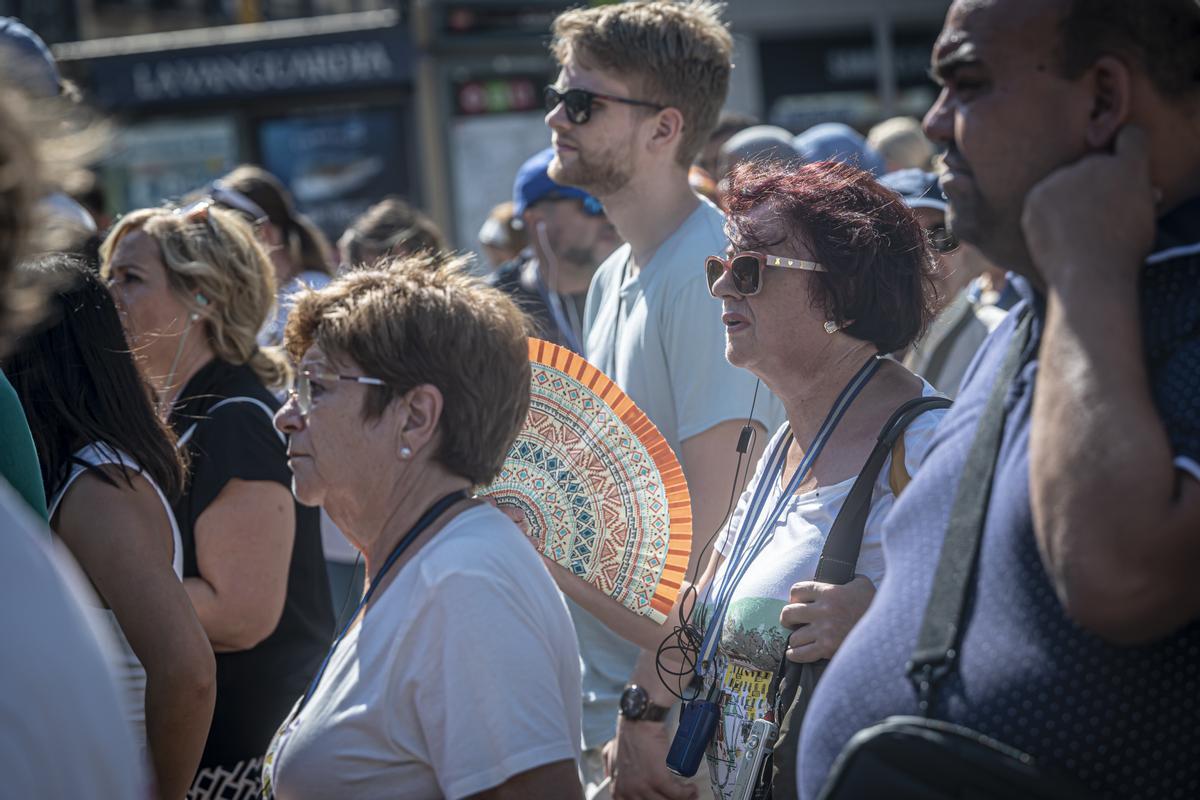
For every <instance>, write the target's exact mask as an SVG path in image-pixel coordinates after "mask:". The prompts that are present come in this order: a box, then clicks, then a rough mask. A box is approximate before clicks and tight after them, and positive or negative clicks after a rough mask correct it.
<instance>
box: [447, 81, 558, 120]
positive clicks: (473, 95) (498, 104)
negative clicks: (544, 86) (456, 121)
mask: <svg viewBox="0 0 1200 800" xmlns="http://www.w3.org/2000/svg"><path fill="white" fill-rule="evenodd" d="M540 88H541V87H540V86H539V84H538V82H537V80H536V79H534V78H494V79H489V80H474V81H464V82H462V83H459V84H456V85H455V87H454V100H455V112H456V113H457V114H461V115H475V114H508V113H511V112H513V111H532V110H534V109H540V108H541V107H542V99H541V92H540Z"/></svg>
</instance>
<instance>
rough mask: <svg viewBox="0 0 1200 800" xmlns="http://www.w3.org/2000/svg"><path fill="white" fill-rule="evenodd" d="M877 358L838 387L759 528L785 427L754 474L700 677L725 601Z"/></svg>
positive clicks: (703, 647) (785, 443) (778, 467)
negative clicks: (764, 463) (755, 479)
mask: <svg viewBox="0 0 1200 800" xmlns="http://www.w3.org/2000/svg"><path fill="white" fill-rule="evenodd" d="M881 363H882V359H881V357H880V356H878V355H873V356H871V357H870V358H869V359H868V360H867V362H866V363H865V364H863V365H862V367H861V368H860V369H859V370H858V372H857V373H855V375H854V377H853V378H851V379H850V382H849V383H847V384H846V386H845V387H843V389H842V391H841V393H840V394H838V397H837V399H836V400H834V402H833V406H832V407H830V409H829V413H828V414H826V415H825V421H824V422H822V423H821V427H820V429H819V430H818V431H817V435H816V436H815V437H813V441H812V443H811V444H810V445H809V446H808V448H807V449H806V450H805V452H804V458H803V459H802V460H801V462H800V465H799V466H798V467H797V468H796V472H795V474H793V475H792V478H791V480H790V481H788V485H787V486H786V487H785V488H784V490H783V492H782V493H781V494H780V496H779V499H778V500H777V501H776V502H775V506H774V508H773V509H772V510H771V512H770V514H769V515H768V516H767V518H766V520H765V521H764V523H763V524H762V525H761V526H759V525H758V520H759V517H760V516H761V515H762V512H763V508H764V507H765V506H766V503H767V499H768V498H769V497H770V495H771V489H772V488H773V487H774V486H775V484H776V482H777V481H778V480H779V475H780V473H781V472H782V471H783V465H784V463H785V462H786V461H787V451H788V448H789V447H790V446H791V443H792V441H793V438H794V437H793V435H792V431H791V429H790V428H789V429H788V432H787V435H785V436H783V437H781V438H780V440H779V442H778V443H777V444H776V445H775V449H774V450H772V452H771V455H770V456H769V458H768V459H767V466H766V469H764V470H763V473H762V474H761V475H760V476H759V480H758V485H757V486H756V487H755V490H754V494H753V495H752V496H751V498H750V504H749V505H748V506H747V507H746V515H745V516H744V517H743V518H742V524H741V526H740V527H739V529H738V532H737V539H736V540H735V541H734V543H733V550H732V552H730V554H729V557H728V559H726V562H725V570H724V577H723V579H722V580H721V582H720V585H719V586H717V587H716V592H715V598H716V599H715V602H714V603H713V615H712V619H711V620H710V621H709V624H708V626H707V627H706V629H705V631H704V638H703V639H702V640H701V644H700V653H699V658H697V659H696V674H698V675H701V676H703V674H704V672H705V670H706V669H707V665H708V664H710V663H711V659H712V656H713V654H714V653H715V651H716V648H717V643H718V642H719V641H720V640H721V629H722V628H723V627H724V624H725V613H726V611H728V609H729V603H730V601H731V600H732V599H733V593H734V590H735V589H736V588H737V585H738V583H739V582H740V581H741V579H742V577H743V576H744V575H745V574H746V571H747V570H748V569H749V568H750V565H751V564H752V563H753V562H754V559H755V558H757V557H758V555H759V554H760V553H761V552H762V551H763V550H764V549H765V548H766V546H767V544H768V543H769V542H770V541H771V539H772V535H773V532H774V530H775V526H776V525H777V524H778V522H779V518H780V516H782V514H783V511H784V509H785V508H786V507H787V505H788V502H789V500H790V499H791V497H792V495H794V494H795V493H796V490H797V489H799V488H800V484H801V483H803V482H804V479H805V478H806V477H807V476H808V473H809V472H810V471H811V470H812V465H813V463H814V462H815V461H816V460H817V457H818V456H819V455H820V454H821V451H822V450H823V449H824V448H825V444H826V443H827V442H828V441H829V438H830V436H832V435H833V432H834V430H835V429H836V428H837V426H838V423H839V422H841V421H842V417H843V416H845V414H846V410H847V409H848V408H850V405H851V404H852V403H853V402H854V399H855V398H856V397H858V395H859V393H860V392H861V391H862V390H863V387H865V386H866V385H867V382H868V381H870V380H871V378H872V377H873V376H874V375H875V373H876V372H877V371H878V370H879V365H880V364H881Z"/></svg>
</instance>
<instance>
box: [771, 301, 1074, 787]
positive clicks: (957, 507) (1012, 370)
mask: <svg viewBox="0 0 1200 800" xmlns="http://www.w3.org/2000/svg"><path fill="white" fill-rule="evenodd" d="M1031 327H1032V316H1031V315H1030V314H1029V313H1028V312H1026V314H1025V316H1024V317H1023V318H1022V319H1021V320H1019V321H1018V324H1017V328H1016V331H1015V332H1014V334H1013V338H1012V344H1011V345H1010V347H1009V350H1008V353H1007V354H1006V355H1005V359H1004V362H1003V365H1002V366H1001V368H1000V371H999V373H998V374H997V375H996V381H995V385H994V387H993V389H992V394H991V396H990V397H989V398H988V403H987V406H986V408H985V409H984V411H983V414H982V416H981V417H980V421H979V426H978V428H977V429H976V432H975V438H974V440H973V441H972V443H971V450H970V452H969V454H968V455H967V460H966V463H965V465H964V467H963V472H962V478H961V479H960V481H959V485H958V491H957V494H956V495H955V499H954V506H953V508H952V510H951V513H950V521H949V524H948V525H947V530H946V538H945V541H944V542H943V544H942V552H941V556H940V557H939V559H938V565H937V570H936V572H935V573H934V578H933V588H932V591H931V592H930V596H929V603H928V605H927V606H926V608H925V616H924V618H923V619H922V622H921V629H920V633H919V634H918V636H917V644H916V647H915V649H914V650H913V654H912V658H911V660H910V661H909V663H908V665H907V674H908V677H909V680H911V681H912V683H913V687H914V689H915V690H916V693H917V700H918V709H919V711H920V713H921V715H922V716H893V717H889V718H888V719H886V720H884V721H883V722H882V723H879V724H878V725H874V726H872V727H870V728H866V729H865V730H862V731H859V732H858V733H857V734H855V736H854V737H853V738H852V739H851V740H850V741H849V742H848V743H847V744H846V747H845V748H844V749H843V750H842V752H841V754H840V755H839V756H838V758H837V760H836V761H835V762H834V764H833V768H832V769H831V770H830V774H829V776H828V778H827V779H826V782H825V786H824V788H823V789H822V790H821V794H820V797H821V799H822V800H851V798H873V797H887V798H891V799H892V800H906V799H907V798H912V800H916V799H917V798H922V800H925V799H929V800H939V799H940V798H946V800H951V799H952V798H953V799H954V800H958V799H959V798H973V799H974V798H978V800H993V798H994V799H995V800H1001V798H1032V800H1042V799H1043V798H1045V800H1049V799H1050V798H1056V799H1060V800H1069V799H1070V798H1083V797H1086V796H1087V795H1086V794H1084V793H1083V792H1082V791H1081V790H1080V789H1079V788H1078V787H1076V786H1074V785H1073V784H1072V783H1070V782H1069V781H1068V780H1067V779H1066V778H1064V777H1063V776H1060V775H1057V774H1054V773H1052V772H1051V771H1050V770H1048V769H1046V768H1045V767H1043V766H1041V765H1039V764H1038V763H1037V762H1036V760H1035V759H1034V758H1033V757H1032V756H1030V755H1029V754H1028V753H1024V752H1021V751H1020V750H1017V749H1015V748H1013V747H1009V746H1008V745H1006V744H1004V743H1002V742H998V741H996V740H995V739H992V738H990V737H988V736H985V735H984V734H982V733H979V732H978V731H974V730H971V729H970V728H966V727H963V726H961V725H955V724H953V723H949V722H943V721H941V720H936V719H931V718H930V717H929V713H930V709H931V708H932V705H933V698H934V692H935V690H936V688H937V684H938V682H939V681H941V680H942V679H943V678H945V677H946V675H947V674H949V673H950V672H951V671H953V670H954V669H955V664H956V659H957V656H958V648H959V642H960V641H961V639H962V629H963V623H964V610H965V607H966V603H967V598H968V595H969V593H970V589H971V587H972V586H973V584H974V576H975V568H976V564H977V561H978V555H979V543H980V539H981V538H982V536H983V525H984V521H985V518H986V515H987V508H988V501H989V499H990V496H991V488H992V479H993V477H994V474H995V470H996V458H997V456H998V454H999V451H1000V443H1001V437H1002V435H1003V433H1004V400H1005V397H1006V396H1007V394H1008V390H1009V386H1010V384H1011V383H1012V380H1013V378H1014V377H1015V376H1016V375H1017V373H1018V371H1019V370H1020V367H1021V363H1022V361H1023V358H1024V353H1025V349H1026V347H1027V346H1028V343H1029V339H1030V332H1031ZM794 766H795V765H794V764H793V767H794Z"/></svg>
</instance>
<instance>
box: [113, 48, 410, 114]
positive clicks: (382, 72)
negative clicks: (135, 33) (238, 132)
mask: <svg viewBox="0 0 1200 800" xmlns="http://www.w3.org/2000/svg"><path fill="white" fill-rule="evenodd" d="M395 72H396V66H395V64H393V63H392V58H391V55H390V54H389V53H388V51H387V48H386V47H384V46H383V45H382V44H381V43H379V42H368V43H367V44H365V45H363V46H356V45H353V44H335V45H327V46H324V47H321V46H317V47H305V48H296V49H293V50H275V51H267V52H249V53H246V54H244V55H232V56H200V57H197V58H190V59H177V60H174V61H160V62H158V63H141V64H135V65H134V66H133V93H134V97H135V98H136V99H137V100H139V101H142V102H154V101H158V100H182V99H185V98H189V97H220V96H226V95H230V94H247V93H258V94H261V93H264V92H270V93H274V92H288V91H294V90H297V89H306V90H307V89H325V88H328V87H331V86H333V87H341V86H346V85H347V84H358V83H364V82H366V83H373V82H376V81H386V80H388V79H390V78H391V77H392V76H393V75H394V74H395Z"/></svg>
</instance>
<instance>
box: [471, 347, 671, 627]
mask: <svg viewBox="0 0 1200 800" xmlns="http://www.w3.org/2000/svg"><path fill="white" fill-rule="evenodd" d="M529 360H530V366H531V367H532V372H533V378H532V384H531V392H530V395H531V396H530V405H529V417H528V418H527V420H526V422H525V427H524V428H523V429H522V430H521V432H520V433H519V434H518V435H517V439H516V441H515V442H514V443H513V446H512V448H511V449H510V450H509V453H508V458H507V459H506V460H505V462H504V467H503V468H502V469H501V471H500V475H499V477H498V478H497V479H496V480H495V482H493V483H492V484H491V485H490V486H488V487H487V488H485V489H483V490H482V491H481V492H480V493H481V494H485V495H490V496H492V497H493V498H495V499H496V501H497V502H498V503H500V504H508V505H514V506H517V507H518V508H520V509H521V510H522V511H524V512H525V517H526V519H527V520H528V533H529V535H530V537H532V538H533V540H534V542H535V543H536V545H537V547H538V549H539V550H540V551H541V553H542V554H543V555H544V556H546V557H547V558H549V559H551V560H553V561H555V562H556V563H558V564H560V565H561V566H563V567H565V568H566V569H567V570H569V571H570V572H571V573H572V574H574V575H575V576H576V577H578V578H580V579H581V580H583V581H586V582H587V583H589V584H591V585H592V586H594V587H595V588H596V589H599V590H600V591H601V592H603V593H604V594H606V595H608V596H609V597H611V598H612V599H614V600H616V601H617V602H618V603H620V604H621V605H623V606H625V607H626V608H628V609H629V610H630V611H633V612H635V613H637V614H641V615H644V616H646V617H649V618H650V619H651V620H653V621H655V622H658V623H662V622H663V621H664V620H665V619H666V615H667V612H668V611H669V610H670V608H671V606H672V605H673V604H674V602H675V597H676V595H677V594H678V593H679V588H680V585H681V583H682V582H683V579H684V573H685V572H686V570H687V564H688V555H689V553H690V552H691V541H692V510H691V502H690V499H689V496H688V488H687V482H686V481H685V480H684V477H683V469H682V468H681V467H680V465H679V461H678V460H677V459H676V457H675V454H674V453H673V452H672V451H671V447H670V445H668V444H667V441H666V440H665V439H664V438H663V437H662V434H661V433H659V432H658V429H657V428H655V427H654V424H653V423H651V422H650V420H649V419H648V418H647V417H646V415H645V414H644V413H643V412H642V411H641V409H639V408H638V407H637V406H636V405H634V403H633V401H632V400H630V399H629V397H628V396H627V395H626V394H625V393H624V392H623V391H621V389H620V388H618V387H617V385H616V384H615V383H613V382H612V381H611V380H609V378H608V377H607V376H605V375H604V373H602V372H600V370H598V369H596V368H595V367H594V366H592V365H591V364H589V363H588V362H587V361H585V360H584V359H582V358H581V357H579V356H578V355H576V354H575V353H573V352H571V351H570V350H568V349H566V348H564V347H559V346H557V345H554V344H551V343H550V342H545V341H542V340H541V339H530V340H529Z"/></svg>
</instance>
